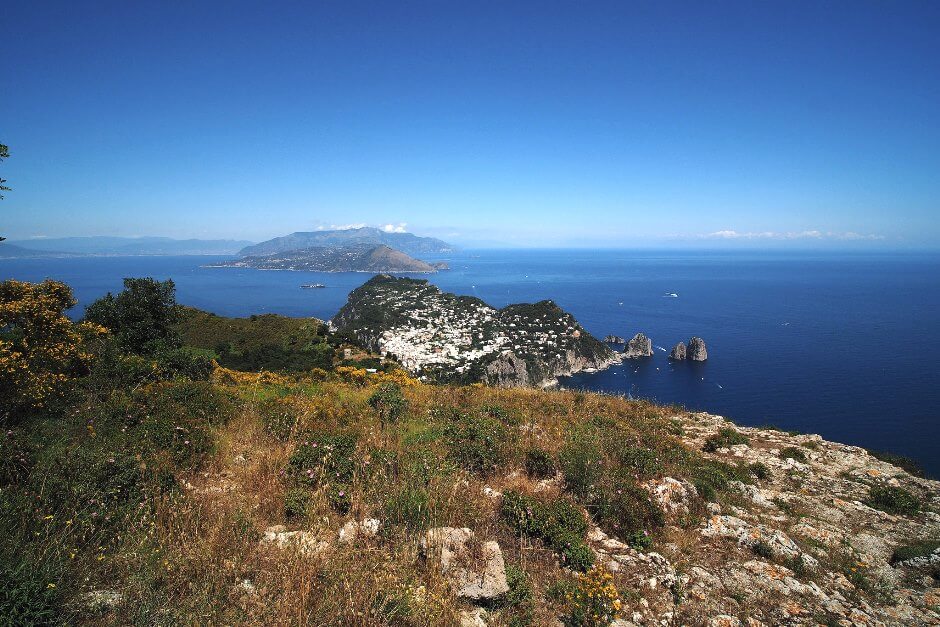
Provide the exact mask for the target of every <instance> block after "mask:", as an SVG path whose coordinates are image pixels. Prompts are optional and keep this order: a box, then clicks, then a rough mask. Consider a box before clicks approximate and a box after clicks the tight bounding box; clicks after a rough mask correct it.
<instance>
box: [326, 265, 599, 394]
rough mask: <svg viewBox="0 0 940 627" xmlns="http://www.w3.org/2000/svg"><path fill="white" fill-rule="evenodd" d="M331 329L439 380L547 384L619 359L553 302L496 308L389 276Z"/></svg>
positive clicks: (355, 297)
mask: <svg viewBox="0 0 940 627" xmlns="http://www.w3.org/2000/svg"><path fill="white" fill-rule="evenodd" d="M331 325H332V327H333V328H334V329H335V330H336V332H338V333H341V334H345V335H347V336H348V337H350V338H351V339H353V340H354V341H356V342H357V343H359V344H360V345H362V346H364V347H366V348H368V349H370V350H373V351H375V352H379V353H382V354H383V355H386V356H388V357H390V358H392V359H395V360H396V361H398V362H399V363H401V364H402V366H404V367H405V368H406V369H407V370H409V371H410V372H412V373H415V374H418V375H420V376H424V377H427V378H429V379H431V380H437V381H458V382H464V383H469V382H476V381H483V382H488V383H491V384H494V385H499V386H504V387H512V386H529V385H546V384H548V383H551V382H553V381H554V380H555V379H556V378H557V377H559V376H563V375H568V374H572V373H575V372H579V371H582V370H587V369H600V368H606V367H607V366H609V365H611V364H613V363H616V362H617V356H616V354H615V353H614V352H613V351H612V350H610V348H608V347H607V346H606V345H605V344H604V343H602V342H600V341H598V340H597V339H596V338H594V337H593V336H592V335H591V334H590V333H588V332H587V331H586V330H584V328H582V327H581V325H580V324H578V322H577V320H575V319H574V317H573V316H571V314H569V313H566V312H565V311H563V310H562V309H561V308H560V307H558V306H557V305H556V304H555V303H553V302H552V301H541V302H538V303H532V304H529V303H526V304H518V305H509V306H508V307H504V308H503V309H495V308H493V307H490V306H489V305H487V304H486V303H484V302H483V301H481V300H479V299H477V298H470V297H466V296H457V295H455V294H448V293H444V292H441V291H440V290H439V289H438V288H437V287H435V286H433V285H430V284H429V283H428V282H427V281H419V280H414V279H396V278H393V277H390V276H384V275H383V276H378V277H375V278H373V279H372V280H370V281H368V282H367V283H366V284H365V285H363V286H362V287H360V288H358V289H356V290H354V291H353V292H352V293H351V294H350V295H349V300H348V301H347V303H346V305H344V306H343V308H342V309H340V311H339V312H338V313H337V315H336V316H335V317H334V318H333V320H332V321H331Z"/></svg>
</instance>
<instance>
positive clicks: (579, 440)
mask: <svg viewBox="0 0 940 627" xmlns="http://www.w3.org/2000/svg"><path fill="white" fill-rule="evenodd" d="M601 450H602V449H601V446H600V444H599V442H598V438H597V435H596V433H595V432H594V431H593V430H592V429H587V428H580V429H576V430H575V431H574V432H573V433H572V434H571V435H570V436H569V437H568V440H567V441H566V442H565V445H564V447H562V449H561V453H560V454H559V456H558V457H559V462H560V465H561V470H562V472H563V473H564V475H565V483H566V484H567V486H568V489H569V490H571V492H572V493H573V494H575V495H576V496H578V497H579V498H582V499H584V498H587V497H589V496H590V495H591V492H592V491H593V490H594V485H595V484H596V483H597V481H598V480H599V479H600V478H601V476H603V474H604V467H603V455H602V453H601Z"/></svg>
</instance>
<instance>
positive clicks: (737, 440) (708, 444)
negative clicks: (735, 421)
mask: <svg viewBox="0 0 940 627" xmlns="http://www.w3.org/2000/svg"><path fill="white" fill-rule="evenodd" d="M749 441H750V440H748V438H747V436H746V435H744V434H743V433H741V432H740V431H738V430H737V429H734V428H732V427H724V428H722V429H721V430H719V431H718V433H716V434H714V435H710V436H708V438H707V439H706V440H705V446H703V447H702V450H703V451H705V452H706V453H714V452H715V451H717V450H718V449H720V448H728V447H730V446H734V445H736V444H747V443H748V442H749Z"/></svg>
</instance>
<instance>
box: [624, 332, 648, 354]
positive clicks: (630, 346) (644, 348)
mask: <svg viewBox="0 0 940 627" xmlns="http://www.w3.org/2000/svg"><path fill="white" fill-rule="evenodd" d="M652 354H653V341H652V340H651V339H649V338H648V337H646V335H644V334H643V333H637V334H636V335H634V336H633V339H632V340H630V341H629V342H627V345H626V346H625V347H624V349H623V356H624V358H625V359H639V358H641V357H650V356H652Z"/></svg>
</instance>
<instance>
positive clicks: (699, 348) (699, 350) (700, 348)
mask: <svg viewBox="0 0 940 627" xmlns="http://www.w3.org/2000/svg"><path fill="white" fill-rule="evenodd" d="M687 354H688V357H689V359H691V360H692V361H705V360H706V359H708V350H706V348H705V340H703V339H702V338H700V337H693V338H692V339H690V340H689V350H688V353H687Z"/></svg>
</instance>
